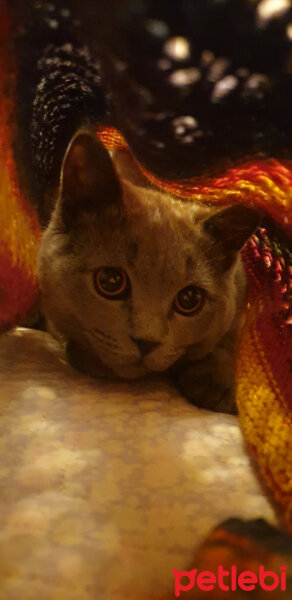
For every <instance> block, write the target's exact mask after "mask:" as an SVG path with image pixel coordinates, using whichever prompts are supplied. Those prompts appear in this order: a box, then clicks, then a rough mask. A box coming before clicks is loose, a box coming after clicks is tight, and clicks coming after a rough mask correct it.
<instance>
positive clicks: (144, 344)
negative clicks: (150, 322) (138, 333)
mask: <svg viewBox="0 0 292 600" xmlns="http://www.w3.org/2000/svg"><path fill="white" fill-rule="evenodd" d="M131 339H132V340H133V342H135V344H136V346H138V348H139V350H140V352H141V354H143V355H144V356H145V355H146V354H150V352H153V350H154V349H155V348H157V346H159V344H160V342H152V341H150V340H143V339H142V338H135V337H132V336H131Z"/></svg>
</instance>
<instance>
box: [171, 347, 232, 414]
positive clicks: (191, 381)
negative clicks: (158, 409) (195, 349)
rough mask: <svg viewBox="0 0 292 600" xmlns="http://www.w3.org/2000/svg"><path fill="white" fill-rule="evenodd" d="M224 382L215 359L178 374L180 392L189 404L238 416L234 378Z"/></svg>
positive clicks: (190, 366) (191, 366) (204, 361)
mask: <svg viewBox="0 0 292 600" xmlns="http://www.w3.org/2000/svg"><path fill="white" fill-rule="evenodd" d="M226 379H227V378H226V376H225V377H224V380H223V378H222V374H220V373H218V365H217V364H216V360H215V359H213V357H212V356H211V357H207V358H206V359H203V360H200V361H198V362H196V363H194V364H190V365H187V366H186V367H185V368H184V369H183V370H182V371H181V372H180V373H178V374H177V383H178V387H179V390H180V391H181V392H182V394H183V395H184V396H185V398H186V399H187V400H189V402H191V403H192V404H194V405H196V406H198V407H199V408H205V409H207V410H213V411H215V412H222V413H229V414H237V407H236V403H235V396H234V388H233V381H232V377H230V381H226Z"/></svg>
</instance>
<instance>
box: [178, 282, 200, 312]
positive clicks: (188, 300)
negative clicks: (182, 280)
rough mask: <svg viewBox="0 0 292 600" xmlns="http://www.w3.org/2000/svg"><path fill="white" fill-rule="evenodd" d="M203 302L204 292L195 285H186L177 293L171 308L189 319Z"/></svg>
mask: <svg viewBox="0 0 292 600" xmlns="http://www.w3.org/2000/svg"><path fill="white" fill-rule="evenodd" d="M203 301H204V291H203V290H202V289H201V288H199V287H196V286H195V285H188V286H187V287H185V288H183V289H182V290H180V291H179V292H178V293H177V295H176V297H175V299H174V301H173V308H174V310H176V312H178V313H180V314H181V315H184V316H186V317H190V316H192V315H194V314H195V313H196V312H197V311H198V310H199V309H200V308H201V307H202V305H203Z"/></svg>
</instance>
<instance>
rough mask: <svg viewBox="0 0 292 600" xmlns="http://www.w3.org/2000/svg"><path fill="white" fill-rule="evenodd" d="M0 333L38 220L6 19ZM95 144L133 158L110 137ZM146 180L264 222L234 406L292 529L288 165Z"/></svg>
mask: <svg viewBox="0 0 292 600" xmlns="http://www.w3.org/2000/svg"><path fill="white" fill-rule="evenodd" d="M0 39H1V48H0V226H1V229H0V236H1V237H0V331H1V332H4V331H6V330H7V329H9V328H11V327H14V326H15V325H17V324H19V323H21V322H23V319H24V318H25V317H26V316H27V315H28V314H29V313H30V311H31V310H32V308H33V307H34V305H35V304H36V303H37V300H38V285H37V279H36V255H37V249H38V244H39V238H40V226H39V223H38V218H37V216H36V213H35V211H34V209H33V208H32V205H31V203H30V199H29V194H28V191H27V190H28V187H26V185H25V183H24V182H25V177H22V176H21V170H19V163H18V161H16V159H15V153H14V135H15V113H14V111H15V81H16V77H15V76H16V72H17V68H16V64H15V62H14V59H13V52H11V45H10V44H11V28H10V24H9V15H8V10H7V8H5V4H4V7H3V8H1V15H0ZM98 135H99V137H100V139H101V140H102V141H103V143H104V144H105V145H106V146H107V147H108V148H109V149H110V148H117V147H118V148H120V149H121V150H122V151H124V152H131V150H130V149H129V147H128V145H127V143H126V141H125V139H124V138H123V136H122V135H121V134H120V133H119V132H118V131H117V130H116V129H114V128H112V127H100V128H99V129H98ZM139 168H141V169H143V170H144V173H146V175H147V176H148V177H149V179H150V180H151V181H153V182H154V183H155V184H156V185H157V186H158V187H161V188H163V189H165V190H168V191H170V192H171V193H172V194H174V195H176V196H178V197H180V198H182V199H187V200H188V201H191V200H194V201H195V200H200V201H204V202H208V203H211V204H214V205H219V204H221V205H223V204H224V205H226V204H235V203H239V202H240V203H245V204H247V205H250V206H256V207H258V208H259V209H260V210H261V212H262V213H263V214H264V215H265V218H264V220H263V225H262V227H261V228H259V230H258V231H257V233H256V234H255V235H254V236H253V237H252V238H251V239H250V241H249V242H248V243H247V244H246V246H245V248H244V249H243V252H242V256H243V260H244V264H245V267H246V272H247V276H248V297H247V302H246V315H245V316H246V319H245V326H244V329H243V331H242V334H241V339H240V346H239V349H238V359H237V372H236V373H237V374H236V379H237V391H236V395H237V404H238V408H239V415H240V419H241V423H242V428H243V431H244V433H245V436H246V440H247V442H248V446H249V449H250V452H251V454H252V455H253V457H254V459H255V462H256V463H257V465H258V468H259V470H260V472H261V475H262V478H263V480H264V481H265V482H266V484H267V485H268V487H269V489H270V491H271V492H272V494H273V496H274V499H275V500H276V501H277V502H278V503H279V506H280V507H281V510H282V514H283V517H284V519H285V522H286V524H287V527H289V528H291V529H292V336H291V331H292V312H291V301H292V295H291V294H292V251H291V237H292V225H291V224H292V160H284V159H283V160H276V159H263V160H257V161H256V162H255V161H252V160H248V161H246V162H244V161H242V163H241V164H240V166H236V167H232V168H229V169H226V170H225V171H224V172H222V173H221V175H220V176H218V175H217V176H216V177H209V178H207V177H206V176H204V177H203V176H202V177H196V178H189V179H185V180H180V181H173V180H166V179H161V178H158V177H157V176H154V175H153V174H152V173H150V172H148V171H145V169H144V168H143V167H142V166H141V165H139Z"/></svg>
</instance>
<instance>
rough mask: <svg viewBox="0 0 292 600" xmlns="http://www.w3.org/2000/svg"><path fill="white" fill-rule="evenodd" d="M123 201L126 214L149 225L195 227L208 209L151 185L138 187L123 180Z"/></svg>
mask: <svg viewBox="0 0 292 600" xmlns="http://www.w3.org/2000/svg"><path fill="white" fill-rule="evenodd" d="M122 187H123V203H124V206H125V210H126V214H127V215H128V217H130V219H131V217H132V218H133V219H134V220H136V221H141V223H142V226H143V224H144V226H145V225H147V224H148V226H151V225H153V226H155V225H160V226H161V227H164V226H168V227H169V226H170V225H172V226H177V227H178V228H184V224H185V226H186V227H187V229H189V228H190V229H194V227H195V226H196V224H198V223H199V222H200V221H201V220H202V218H203V216H204V214H205V212H206V209H205V208H204V207H203V206H200V205H199V204H196V203H192V202H188V201H184V200H181V199H178V198H175V197H173V196H171V195H170V194H168V193H167V192H165V191H163V190H159V189H155V188H152V187H150V185H149V187H138V186H134V185H132V184H131V183H130V182H123V186H122Z"/></svg>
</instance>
